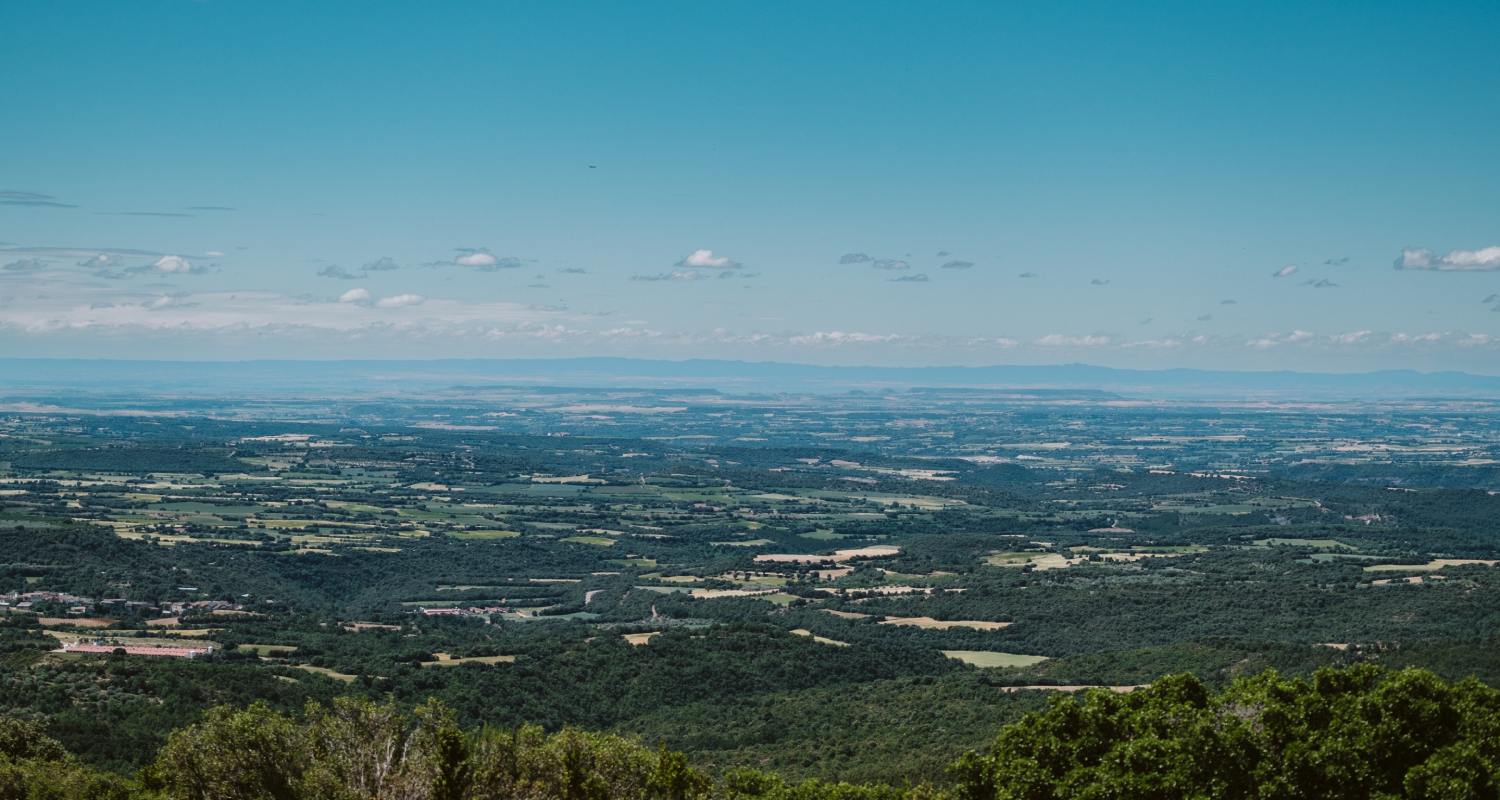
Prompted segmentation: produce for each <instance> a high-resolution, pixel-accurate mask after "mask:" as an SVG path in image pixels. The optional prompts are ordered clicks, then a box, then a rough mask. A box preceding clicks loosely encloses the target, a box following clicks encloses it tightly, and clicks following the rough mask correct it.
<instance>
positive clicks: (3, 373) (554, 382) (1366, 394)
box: [0, 358, 1500, 399]
mask: <svg viewBox="0 0 1500 800" xmlns="http://www.w3.org/2000/svg"><path fill="white" fill-rule="evenodd" d="M457 386H465V387H486V386H488V387H495V386H538V387H542V386H551V387H597V388H602V389H610V388H626V387H629V388H645V389H683V388H694V389H704V390H706V389H713V390H719V391H724V392H731V393H737V394H738V393H767V392H771V393H776V392H818V393H827V392H848V391H856V390H857V391H874V390H879V391H890V390H912V389H919V388H955V389H956V388H963V389H976V390H984V389H1012V390H1013V389H1034V390H1073V391H1079V390H1089V391H1100V392H1112V393H1117V394H1125V395H1146V396H1156V397H1196V398H1236V399H1244V398H1245V397H1247V396H1266V397H1273V396H1274V397H1280V398H1287V397H1297V396H1302V397H1308V398H1322V399H1326V398H1369V399H1379V398H1381V397H1403V398H1412V397H1448V398H1500V376H1493V375H1474V374H1471V373H1465V372H1418V371H1415V370H1385V371H1379V372H1356V373H1326V372H1292V371H1275V372H1236V371H1227V370H1198V369H1167V370H1137V369H1116V368H1112V367H1100V366H1091V365H1087V364H1057V365H1047V366H1019V365H1008V366H1007V365H997V366H987V367H850V366H820V365H812V364H786V363H777V362H747V361H721V360H707V359H693V360H685V361H664V360H648V359H630V358H563V359H441V360H431V361H129V360H102V359H100V360H93V359H24V358H9V359H0V394H18V393H22V394H34V393H36V392H38V391H45V390H53V389H55V390H68V389H77V390H82V391H88V392H93V393H100V392H102V393H116V392H122V393H140V392H173V393H184V394H193V395H212V394H224V393H234V394H244V395H257V396H263V395H269V394H277V393H294V394H306V393H316V394H342V393H345V392H366V391H377V392H381V393H383V394H389V393H393V392H401V391H441V390H444V389H451V388H453V387H457Z"/></svg>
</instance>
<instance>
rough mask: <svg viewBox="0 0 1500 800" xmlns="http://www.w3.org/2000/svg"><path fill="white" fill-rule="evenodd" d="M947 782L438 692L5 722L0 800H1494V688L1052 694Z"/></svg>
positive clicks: (1365, 673)
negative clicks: (117, 744) (724, 754)
mask: <svg viewBox="0 0 1500 800" xmlns="http://www.w3.org/2000/svg"><path fill="white" fill-rule="evenodd" d="M899 735H900V732H899V731H892V736H899ZM951 776H952V780H951V782H950V784H949V785H947V786H943V787H938V788H934V787H926V786H922V787H916V788H909V787H908V788H899V789H898V788H895V787H890V786H857V785H851V784H842V783H826V782H820V781H808V782H803V783H799V784H788V783H787V782H785V781H783V780H782V779H780V778H779V777H777V776H775V775H772V774H768V773H763V772H755V771H750V770H735V771H731V772H728V773H725V774H723V775H720V776H717V777H716V778H715V777H711V776H709V775H707V774H705V773H704V772H702V771H700V770H697V769H694V768H693V767H692V766H691V765H690V764H689V763H688V762H687V759H686V758H685V757H684V756H683V755H682V754H681V753H674V752H669V751H667V750H665V749H655V750H653V749H650V748H647V747H644V746H642V745H640V744H638V743H636V742H634V741H631V740H629V739H624V738H621V737H616V736H609V735H603V734H596V733H586V732H582V731H577V730H564V731H561V732H558V733H553V734H547V733H544V732H543V731H542V730H541V729H539V728H536V727H529V726H524V727H521V728H517V729H493V728H486V729H482V730H479V731H473V732H465V731H463V730H462V729H461V728H460V727H459V726H458V724H457V722H456V721H455V719H454V715H453V713H452V712H451V711H450V710H449V709H447V708H445V707H444V706H442V705H440V704H438V703H436V702H429V703H427V704H426V705H424V706H421V707H419V708H417V709H415V710H414V711H406V710H403V709H401V708H398V707H397V706H395V705H394V704H385V705H382V704H377V703H373V702H370V701H368V700H363V699H352V698H343V699H339V700H336V701H334V702H333V703H332V704H330V705H327V706H324V705H318V704H312V705H309V706H308V708H307V710H306V711H305V712H304V713H303V714H301V715H288V714H283V713H280V712H277V711H274V710H272V709H270V708H269V707H266V706H264V705H254V706H251V707H249V708H245V709H233V708H222V707H221V708H218V709H215V710H213V711H211V712H209V714H208V715H207V716H206V717H205V718H204V719H203V720H202V721H201V722H199V723H198V724H196V725H192V726H189V727H186V728H183V729H181V730H178V731H176V732H174V733H173V734H172V735H171V737H170V738H169V740H168V742H167V745H166V746H165V747H164V748H163V749H162V751H161V753H159V754H158V757H157V759H156V761H155V763H154V764H153V765H152V766H151V767H150V768H148V769H147V770H145V771H143V773H142V774H141V775H140V776H138V777H137V778H136V779H134V780H132V781H129V782H127V781H126V780H125V779H122V778H119V777H116V776H112V775H108V774H103V773H98V772H94V771H91V770H90V769H89V768H87V767H84V766H82V765H80V764H79V763H78V762H77V761H76V760H74V759H73V758H72V757H71V756H70V755H69V754H67V753H66V752H65V751H64V750H63V749H62V748H61V747H60V746H59V745H57V743H56V742H53V741H51V740H49V739H47V738H46V737H45V736H43V735H41V733H40V731H39V729H37V728H36V727H35V726H33V725H30V724H28V723H24V722H17V721H11V720H3V719H0V800H52V799H53V798H56V799H57V800H62V799H63V798H68V799H69V800H71V799H72V798H86V799H90V800H492V799H493V800H498V799H499V798H508V799H513V800H554V799H555V800H613V799H615V798H620V799H621V800H708V799H709V798H713V799H714V800H718V799H719V798H724V800H762V799H763V800H927V799H928V798H931V799H932V800H937V799H938V798H944V797H951V798H954V800H1010V799H1012V798H1016V799H1019V798H1025V799H1026V800H1050V799H1051V798H1057V799H1059V800H1061V799H1062V798H1141V799H1142V800H1145V798H1273V797H1274V798H1401V797H1405V798H1424V799H1426V798H1431V799H1434V800H1436V799H1438V798H1442V799H1443V800H1457V799H1459V798H1494V797H1496V796H1497V794H1500V691H1497V690H1495V689H1492V688H1490V687H1487V686H1485V685H1483V684H1481V683H1479V682H1477V681H1474V680H1466V681H1461V682H1458V683H1449V682H1446V681H1443V680H1442V679H1440V678H1438V677H1436V676H1434V675H1432V674H1431V673H1428V672H1425V671H1421V670H1405V671H1401V672H1391V671H1387V670H1382V669H1380V668H1377V667H1373V666H1369V665H1360V666H1355V667H1350V668H1347V669H1325V670H1320V671H1319V672H1317V673H1316V674H1315V675H1313V676H1312V677H1311V678H1310V679H1306V680H1303V679H1285V678H1282V677H1281V676H1279V675H1277V674H1276V673H1274V672H1266V673H1262V674H1261V675H1259V676H1256V677H1254V678H1249V679H1244V680H1241V681H1238V682H1236V683H1234V684H1233V685H1231V686H1230V687H1229V688H1228V689H1226V690H1225V691H1223V692H1222V693H1218V694H1214V693H1213V692H1211V691H1210V690H1209V689H1208V688H1207V687H1206V686H1205V685H1204V684H1203V683H1202V682H1201V681H1199V680H1198V679H1196V678H1194V677H1192V676H1190V675H1175V676H1169V677H1167V678H1163V679H1161V680H1160V681H1157V682H1156V683H1155V684H1154V685H1152V686H1151V687H1150V688H1147V689H1144V690H1141V691H1138V692H1135V693H1133V694H1129V695H1117V694H1111V693H1108V692H1104V691H1095V692H1091V693H1089V694H1088V695H1086V696H1085V697H1083V698H1082V699H1075V698H1071V697H1058V698H1055V699H1054V700H1053V702H1052V703H1051V704H1050V705H1049V707H1048V708H1047V710H1045V711H1042V712H1037V713H1034V714H1029V715H1027V716H1026V717H1025V718H1024V719H1023V720H1022V721H1020V722H1018V723H1016V724H1014V725H1011V726H1007V727H1006V728H1004V729H1003V730H1002V731H1001V733H1000V735H999V737H998V738H997V739H996V740H995V742H994V744H993V745H992V746H991V747H990V748H989V749H988V750H986V751H985V752H980V753H971V754H969V755H967V756H965V757H964V758H962V759H960V760H959V761H958V762H957V763H955V764H954V765H953V767H952V768H951Z"/></svg>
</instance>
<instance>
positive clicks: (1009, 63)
mask: <svg viewBox="0 0 1500 800" xmlns="http://www.w3.org/2000/svg"><path fill="white" fill-rule="evenodd" d="M945 7H946V8H947V9H948V11H947V13H944V14H932V13H924V9H921V8H918V7H916V6H910V7H902V6H894V5H885V6H872V5H869V4H853V3H820V4H817V5H816V6H814V7H810V6H807V5H805V4H796V5H793V4H783V3H769V4H767V3H761V4H754V5H749V4H743V5H739V4H714V5H712V6H703V5H695V4H687V3H682V4H667V5H663V6H661V7H660V9H659V11H658V12H657V13H650V14H644V13H640V11H639V9H635V8H631V7H625V6H618V5H610V4H604V3H579V4H569V5H566V6H555V7H548V6H534V5H529V6H509V5H483V6H467V5H462V4H451V5H437V6H422V7H417V6H404V5H397V4H374V5H364V4H361V5H359V6H355V5H352V4H329V5H321V4H320V5H317V6H305V5H303V4H292V3H284V2H266V3H255V4H235V3H227V2H215V1H210V2H202V3H193V2H185V1H184V2H164V3H161V4H157V5H153V6H152V7H151V8H150V10H149V11H146V10H143V9H142V7H139V6H133V5H125V4H114V3H105V2H80V3H68V4H58V3H47V2H16V3H10V4H6V5H5V6H4V7H3V8H0V29H4V30H6V31H7V32H8V33H9V34H10V35H9V36H8V37H7V39H8V43H7V44H8V46H7V47H6V48H5V49H4V51H3V52H0V71H4V72H5V73H6V74H10V75H25V76H26V80H25V81H12V82H10V83H9V84H8V85H6V87H5V89H4V90H3V94H0V97H3V98H4V101H5V107H6V109H7V112H8V113H7V116H8V117H9V118H10V119H11V120H12V124H10V125H8V126H7V127H6V129H5V132H4V133H3V134H0V142H3V143H4V147H3V149H0V152H4V153H5V154H6V156H7V157H6V158H4V160H3V162H0V353H3V354H4V355H6V356H12V357H70V358H115V359H120V358H125V359H130V358H146V359H150V358H173V359H262V358H268V359H278V358H319V359H370V358H418V359H425V358H452V357H464V358H468V357H480V358H564V357H576V356H632V357H643V358H660V359H685V358H714V359H739V360H747V361H783V362H794V363H808V364H843V365H874V366H939V365H971V366H972V365H993V364H1023V365H1025V364H1063V363H1072V362H1085V363H1089V364H1100V365H1105V366H1109V367H1117V368H1146V369H1156V368H1172V367H1194V368H1209V369H1226V370H1271V369H1293V370H1302V371H1329V372H1350V371H1367V370H1382V369H1419V370H1462V371H1467V372H1471V373H1476V374H1494V373H1496V372H1497V367H1496V366H1495V365H1496V364H1500V148H1496V147H1495V134H1494V131H1495V130H1496V129H1497V124H1496V123H1497V122H1500V104H1496V103H1495V102H1494V98H1495V97H1497V96H1500V63H1497V62H1496V61H1495V59H1494V58H1493V56H1492V55H1491V54H1490V53H1489V52H1488V51H1487V50H1486V49H1485V48H1483V47H1479V46H1470V45H1466V44H1464V43H1465V42H1467V41H1470V40H1471V39H1472V37H1473V35H1474V32H1475V31H1483V30H1493V29H1494V28H1495V26H1496V24H1497V23H1500V6H1497V5H1495V4H1493V3H1454V4H1444V5H1442V6H1441V7H1437V6H1421V7H1418V6H1404V5H1395V4H1379V5H1369V6H1364V7H1357V8H1345V7H1335V6H1331V5H1326V6H1324V5H1308V4H1294V3H1261V4H1253V5H1252V4H1244V5H1215V6H1213V7H1211V8H1210V7H1204V6H1200V5H1195V4H1188V3H1180V4H1158V5H1153V6H1152V7H1150V8H1125V7H1120V6H1117V5H1112V4H1105V3H1077V4H1055V5H1049V6H1047V7H1045V8H1006V7H1002V6H999V5H997V4H987V3H955V4H947V5H946V6H945ZM1085 19H1086V20H1087V24H1083V22H1082V20H1085Z"/></svg>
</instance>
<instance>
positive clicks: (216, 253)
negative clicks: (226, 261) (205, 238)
mask: <svg viewBox="0 0 1500 800" xmlns="http://www.w3.org/2000/svg"><path fill="white" fill-rule="evenodd" d="M203 255H205V256H208V257H209V258H223V257H224V252H223V251H222V250H208V251H205V252H204V253H203Z"/></svg>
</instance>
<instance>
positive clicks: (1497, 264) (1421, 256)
mask: <svg viewBox="0 0 1500 800" xmlns="http://www.w3.org/2000/svg"><path fill="white" fill-rule="evenodd" d="M1396 269H1412V270H1430V271H1434V272H1496V271H1500V245H1495V246H1493V247H1485V248H1481V249H1479V250H1449V251H1448V252H1447V254H1445V255H1442V256H1438V255H1437V254H1435V253H1433V252H1432V251H1431V250H1428V249H1426V248H1420V247H1408V248H1406V249H1404V250H1402V251H1401V257H1400V258H1398V259H1396Z"/></svg>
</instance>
